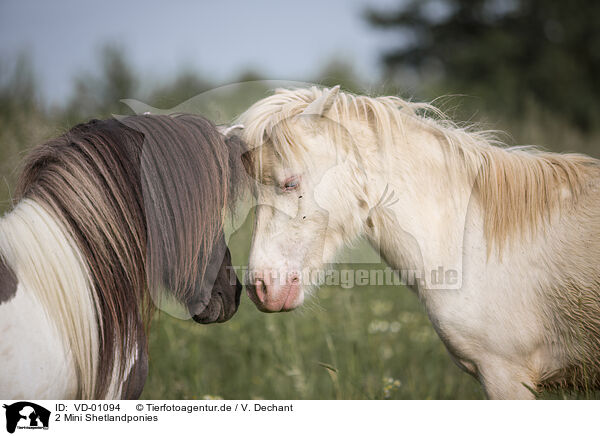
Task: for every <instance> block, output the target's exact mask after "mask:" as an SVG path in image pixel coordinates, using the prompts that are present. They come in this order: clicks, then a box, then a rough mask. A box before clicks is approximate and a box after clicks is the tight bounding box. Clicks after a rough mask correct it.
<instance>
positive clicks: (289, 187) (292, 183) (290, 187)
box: [283, 177, 300, 191]
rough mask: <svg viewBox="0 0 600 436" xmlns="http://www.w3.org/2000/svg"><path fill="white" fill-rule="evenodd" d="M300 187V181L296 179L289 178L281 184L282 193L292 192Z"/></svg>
mask: <svg viewBox="0 0 600 436" xmlns="http://www.w3.org/2000/svg"><path fill="white" fill-rule="evenodd" d="M299 185H300V180H299V179H298V177H290V178H289V179H287V180H286V181H285V182H283V190H284V191H294V190H295V189H297V188H298V186H299Z"/></svg>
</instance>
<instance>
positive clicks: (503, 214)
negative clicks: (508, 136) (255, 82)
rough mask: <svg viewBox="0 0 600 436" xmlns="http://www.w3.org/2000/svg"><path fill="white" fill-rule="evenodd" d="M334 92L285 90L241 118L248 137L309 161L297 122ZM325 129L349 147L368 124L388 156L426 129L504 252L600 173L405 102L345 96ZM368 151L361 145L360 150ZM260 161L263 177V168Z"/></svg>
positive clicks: (591, 164)
mask: <svg viewBox="0 0 600 436" xmlns="http://www.w3.org/2000/svg"><path fill="white" fill-rule="evenodd" d="M329 91H330V90H328V89H322V88H318V87H311V88H299V89H278V90H277V91H276V92H275V94H274V95H272V96H269V97H267V98H265V99H263V100H260V101H258V102H257V103H255V104H254V105H253V106H252V107H250V108H249V109H248V110H247V111H246V112H245V113H244V114H242V115H241V116H240V118H239V119H238V120H237V121H238V122H239V123H242V124H244V138H245V139H246V140H247V142H248V143H249V144H250V145H251V146H253V147H256V146H259V145H262V144H264V143H266V142H268V143H270V144H272V146H273V148H274V150H275V152H276V154H278V155H279V156H281V157H282V158H283V159H285V160H295V161H296V162H300V163H308V160H307V158H308V156H307V150H306V149H305V147H304V146H303V145H302V144H301V143H299V142H297V141H295V140H294V139H295V136H296V135H295V130H294V129H293V123H292V121H293V120H294V118H296V117H297V116H298V115H301V114H302V113H303V111H304V110H305V109H306V108H307V107H308V106H309V105H310V104H311V103H312V102H314V101H316V100H317V99H319V98H320V97H321V96H323V94H324V93H325V92H329ZM326 117H327V118H328V119H330V120H332V121H333V123H325V124H323V127H322V128H323V129H326V130H327V133H328V134H329V135H331V136H332V137H333V139H334V142H335V143H336V144H337V145H338V146H340V147H348V141H347V140H346V141H345V140H344V139H347V136H345V135H347V130H346V129H347V126H349V125H350V123H355V122H360V123H362V124H364V125H366V126H368V127H369V128H370V129H371V130H372V132H373V133H374V135H375V136H376V138H377V143H378V145H379V147H382V150H384V151H385V153H394V152H397V150H398V149H399V148H400V147H402V138H403V136H404V135H405V132H406V131H407V130H408V128H411V129H412V128H414V127H419V128H421V129H424V130H426V131H427V132H429V133H431V134H432V135H434V136H435V137H436V138H437V139H438V141H439V143H440V146H441V147H442V150H443V153H444V155H445V157H446V161H447V168H448V170H449V171H450V173H451V174H450V175H451V176H454V177H458V178H464V177H466V178H467V179H470V180H471V181H472V182H474V185H473V186H474V191H473V192H474V194H475V195H476V196H477V198H478V200H479V202H480V204H481V208H482V210H483V213H484V231H485V236H486V239H487V241H488V242H490V243H489V244H488V247H491V245H492V244H491V243H492V242H493V243H495V244H496V246H497V247H498V249H499V250H500V249H501V247H502V245H503V243H504V242H505V241H506V240H507V239H509V238H510V237H511V236H515V235H522V234H523V232H524V231H525V230H531V231H535V230H536V229H537V228H538V227H540V226H541V225H543V223H544V222H545V221H546V220H547V219H549V217H550V215H551V213H552V212H553V211H554V210H557V209H560V210H562V209H564V208H569V207H572V206H573V205H574V204H575V203H576V202H577V198H578V197H579V196H580V195H581V194H582V193H583V192H584V191H585V189H586V188H587V187H588V184H591V182H590V181H591V177H590V176H591V174H595V176H596V177H598V175H600V165H599V164H600V161H598V160H596V159H593V158H591V157H588V156H585V155H581V154H574V153H570V154H557V153H550V152H544V151H541V150H538V149H536V148H534V147H506V146H505V145H504V144H503V143H502V142H500V141H498V140H497V138H496V135H495V134H494V132H490V131H483V130H477V129H475V128H473V127H472V126H467V127H461V126H458V125H457V124H456V123H454V122H452V121H450V120H449V119H448V118H447V117H446V116H445V115H444V114H443V112H442V111H441V110H440V109H438V108H436V107H435V106H433V105H432V104H429V103H417V102H410V101H406V100H403V99H401V98H399V97H394V96H389V97H368V96H361V95H354V94H351V93H347V92H339V94H338V96H337V98H336V99H335V101H334V102H333V105H332V106H331V109H330V110H329V111H328V112H327V115H326ZM358 147H361V144H358ZM259 159H260V157H259V158H258V159H254V161H255V165H257V167H256V168H257V169H258V170H259V171H262V170H263V168H262V165H263V163H262V162H258V160H259Z"/></svg>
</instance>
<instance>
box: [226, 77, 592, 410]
mask: <svg viewBox="0 0 600 436" xmlns="http://www.w3.org/2000/svg"><path fill="white" fill-rule="evenodd" d="M440 115H441V114H440V113H439V111H437V110H436V109H435V108H433V107H432V106H430V105H426V104H419V103H411V102H407V101H404V100H402V99H400V98H397V97H378V98H371V97H366V96H355V95H351V94H348V93H343V92H340V91H339V87H335V88H332V89H319V88H317V87H312V88H309V89H293V90H278V91H277V92H276V93H275V94H274V95H272V96H270V97H267V98H265V99H263V100H261V101H259V102H257V103H255V104H254V105H253V106H252V107H251V108H250V109H248V111H247V112H245V113H244V114H243V115H242V116H241V117H240V118H239V120H238V122H240V123H242V124H243V125H244V126H245V128H244V130H243V131H242V132H243V133H242V136H243V137H244V139H245V140H246V141H247V142H248V143H249V144H250V146H251V147H256V148H254V149H253V151H252V152H251V154H250V155H249V156H247V157H248V159H247V162H246V163H247V164H248V167H249V168H250V170H251V172H252V174H253V175H254V176H255V178H256V179H257V180H258V181H259V182H260V183H257V191H256V192H257V196H258V203H259V205H260V206H259V207H258V211H257V215H256V223H255V232H254V238H253V243H252V250H251V254H250V261H249V269H250V282H249V283H251V286H249V295H250V297H251V299H252V300H253V301H254V302H255V304H256V305H257V306H258V307H259V309H261V310H263V311H282V310H292V309H294V308H295V307H297V306H299V305H301V304H302V302H303V299H304V296H305V294H306V293H308V292H310V290H311V283H306V282H305V281H303V279H302V277H304V272H305V271H306V270H308V271H314V270H318V269H320V268H323V266H324V265H325V264H326V263H328V262H332V261H333V260H334V258H335V256H336V253H338V252H339V250H340V249H341V248H342V247H343V246H345V245H346V244H349V243H351V242H352V241H354V240H355V239H356V238H358V237H359V236H361V235H365V236H366V237H367V238H368V239H369V241H370V242H371V243H372V245H373V246H374V247H375V248H376V249H377V250H379V252H380V253H381V254H382V256H383V258H384V259H385V260H386V262H387V263H388V264H389V265H390V266H391V267H392V268H395V269H403V270H405V269H412V270H414V271H415V272H416V273H417V276H418V277H420V278H421V280H420V281H419V282H417V283H416V284H415V286H414V290H415V292H416V293H417V295H418V297H419V299H420V300H421V301H422V302H423V304H424V305H425V307H426V309H427V313H428V315H429V318H430V319H431V322H432V323H433V326H434V328H435V329H436V331H437V332H438V335H439V336H440V338H441V339H442V341H443V342H444V344H445V345H446V347H447V348H448V351H449V352H450V354H451V356H452V357H453V359H454V360H455V361H456V362H457V364H458V365H459V366H460V367H461V368H462V369H463V370H465V371H466V372H468V373H469V374H471V375H473V376H474V377H476V378H477V379H478V380H480V382H481V383H482V385H483V387H484V389H485V392H486V394H487V396H488V397H489V398H498V399H500V398H514V399H517V398H534V396H535V395H534V394H535V393H536V392H538V391H539V390H541V389H543V388H547V387H556V386H560V387H570V388H576V389H593V388H596V387H598V386H599V385H600V378H599V375H600V262H599V261H600V189H599V188H600V186H599V183H600V165H599V164H600V161H598V160H595V159H592V158H590V157H587V156H583V155H578V154H554V153H547V152H542V151H538V150H535V149H532V148H522V147H521V148H502V147H500V146H498V145H499V144H497V143H495V141H494V140H493V139H492V137H491V135H490V134H489V133H485V132H477V131H471V130H469V129H462V128H459V127H457V126H456V125H454V124H452V123H451V122H449V121H445V120H444V119H443V117H440ZM440 270H442V271H445V272H446V273H447V274H446V275H445V276H444V277H445V281H444V282H443V283H441V284H440V283H439V280H438V281H433V280H432V279H431V277H432V274H433V272H434V271H440ZM448 273H449V274H448ZM275 277H279V280H275Z"/></svg>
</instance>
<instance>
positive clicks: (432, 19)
mask: <svg viewBox="0 0 600 436" xmlns="http://www.w3.org/2000/svg"><path fill="white" fill-rule="evenodd" d="M367 20H368V21H369V22H370V23H372V25H373V26H375V27H378V28H383V29H389V30H390V31H392V32H394V35H395V38H396V40H397V44H396V46H395V47H394V48H393V49H392V50H390V51H388V52H386V53H385V54H384V55H383V57H382V61H383V63H384V65H385V67H386V69H387V74H388V77H402V76H406V75H410V74H415V75H417V76H418V77H419V78H420V82H421V83H426V84H429V88H428V90H426V91H425V92H427V91H429V92H432V91H434V92H435V91H439V90H443V91H442V93H444V94H454V93H457V94H469V95H474V96H478V97H481V99H482V100H483V101H484V102H485V107H486V109H488V110H494V111H500V112H501V113H503V115H505V116H511V117H513V118H516V119H519V118H520V117H522V116H523V114H524V112H526V111H527V109H528V105H530V104H531V103H533V104H535V105H539V106H540V107H541V108H543V110H547V111H551V112H553V113H554V114H555V115H556V116H559V117H561V118H564V119H566V120H568V121H570V122H571V123H572V124H574V125H575V126H576V127H577V128H579V129H582V130H584V131H590V130H592V129H593V128H597V127H598V124H599V121H600V2H598V1H595V0H570V1H564V0H404V1H401V2H399V5H398V6H397V7H396V8H395V9H393V10H385V11H381V10H373V9H371V10H369V11H368V12H367ZM477 104H478V105H480V104H481V102H477Z"/></svg>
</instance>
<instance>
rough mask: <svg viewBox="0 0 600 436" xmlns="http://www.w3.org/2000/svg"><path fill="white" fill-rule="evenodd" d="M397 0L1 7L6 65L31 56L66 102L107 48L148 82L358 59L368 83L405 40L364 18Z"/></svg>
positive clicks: (68, 0)
mask: <svg viewBox="0 0 600 436" xmlns="http://www.w3.org/2000/svg"><path fill="white" fill-rule="evenodd" d="M396 4H398V0H349V1H343V0H331V1H325V0H322V1H314V0H304V1H295V2H284V1H266V0H259V1H233V0H225V1H218V2H217V1H214V2H207V1H191V0H175V1H169V2H166V1H163V2H161V1H155V0H145V1H139V2H134V1H125V0H120V1H119V0H100V1H98V0H96V1H82V0H53V1H34V0H0V60H1V61H2V64H3V65H4V66H6V65H7V64H10V62H12V61H14V59H15V58H16V55H17V54H18V53H19V52H20V51H23V50H25V51H29V52H30V54H31V59H32V61H33V64H34V67H35V70H36V75H37V79H38V80H39V82H40V84H41V87H42V91H43V93H44V95H45V97H47V98H49V99H50V100H51V101H53V102H56V103H60V102H61V101H64V100H65V99H66V98H68V96H69V95H70V92H71V84H72V78H73V77H74V75H76V74H77V73H80V72H82V71H87V72H93V70H94V68H95V67H96V66H97V63H96V60H97V54H98V48H99V47H101V46H102V45H103V44H104V43H106V42H111V43H117V44H120V45H121V46H123V47H124V48H125V50H126V53H127V55H128V58H129V60H130V62H131V63H132V65H133V66H134V67H135V68H136V69H137V70H138V71H139V72H140V73H141V75H142V79H145V80H146V81H148V80H150V81H152V80H155V81H156V80H158V81H160V80H161V79H163V80H165V79H166V78H168V77H169V75H171V74H172V73H173V72H176V71H178V70H180V69H181V68H183V67H187V68H192V69H194V70H196V71H198V72H200V73H201V74H202V75H203V76H206V77H208V78H211V79H212V80H214V81H216V82H217V83H220V84H224V83H227V82H228V81H231V80H233V79H234V78H235V77H236V75H237V74H238V73H239V72H240V71H242V70H246V69H253V70H255V71H258V72H261V73H262V74H263V75H265V76H266V77H265V78H271V79H285V80H306V79H307V78H310V77H311V76H314V75H315V74H316V73H317V72H318V71H319V69H320V68H322V66H323V65H324V64H325V63H326V62H327V61H329V60H331V59H332V58H338V59H340V58H341V59H346V60H348V61H350V62H351V63H352V64H353V65H354V66H355V67H356V70H357V72H358V73H359V75H360V76H361V77H363V78H364V79H365V80H367V81H369V80H370V79H375V78H376V77H377V76H378V75H379V74H380V68H379V64H378V57H379V55H380V54H381V53H382V51H383V50H384V49H386V48H388V47H390V46H392V45H393V44H394V42H395V40H396V37H395V35H394V33H393V32H389V31H381V30H374V29H372V28H370V27H369V26H368V24H367V23H366V22H365V20H364V19H363V17H362V13H363V11H364V10H365V8H366V7H367V6H368V5H372V6H374V7H377V8H381V9H384V10H388V9H390V8H391V7H393V6H394V5H396Z"/></svg>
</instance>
